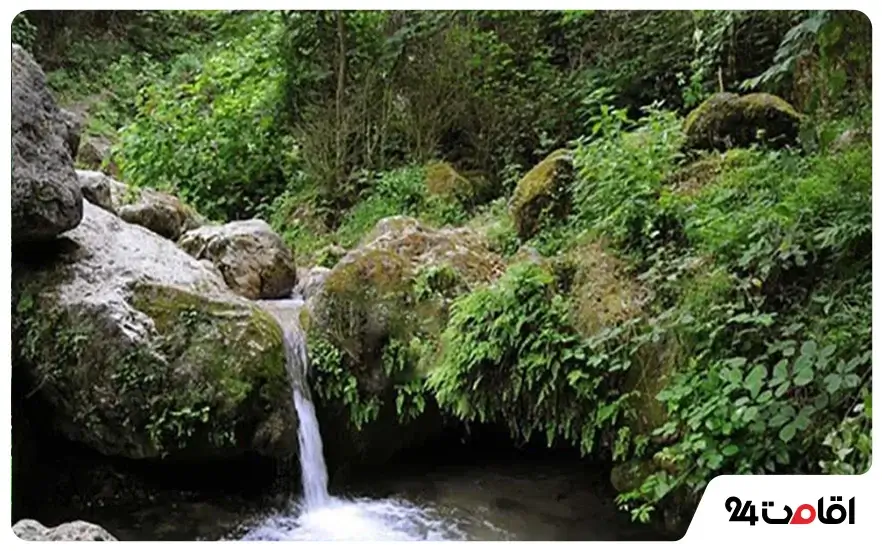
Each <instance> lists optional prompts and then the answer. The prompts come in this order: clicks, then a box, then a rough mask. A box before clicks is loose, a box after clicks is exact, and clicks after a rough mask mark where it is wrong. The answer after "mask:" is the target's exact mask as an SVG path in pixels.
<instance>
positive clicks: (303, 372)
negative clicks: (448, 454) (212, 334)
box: [242, 298, 465, 541]
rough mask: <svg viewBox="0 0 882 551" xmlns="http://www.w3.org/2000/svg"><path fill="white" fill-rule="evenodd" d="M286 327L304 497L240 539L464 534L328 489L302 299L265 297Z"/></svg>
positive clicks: (445, 522) (412, 509) (402, 508)
mask: <svg viewBox="0 0 882 551" xmlns="http://www.w3.org/2000/svg"><path fill="white" fill-rule="evenodd" d="M263 304H264V305H265V306H267V307H268V309H269V310H270V311H272V312H273V313H274V314H275V316H276V318H277V319H278V320H279V323H280V324H281V326H282V329H283V331H284V340H285V358H286V364H287V366H286V367H287V369H288V373H289V375H290V377H291V382H292V384H291V387H292V394H293V400H294V407H295V409H296V410H297V416H298V418H299V429H298V434H297V437H298V441H299V444H300V470H301V484H302V486H303V497H302V499H300V500H297V501H293V502H292V503H291V504H290V505H289V507H288V508H287V509H286V510H284V511H279V512H278V513H276V514H272V515H270V516H268V517H266V518H264V519H262V520H260V521H259V522H257V523H256V524H255V525H253V526H252V527H251V528H250V529H249V530H248V531H247V532H246V534H245V535H244V536H243V538H242V539H244V540H372V541H377V540H449V539H457V540H458V539H465V535H464V534H463V533H462V531H461V530H460V529H459V528H458V527H457V526H456V523H455V522H454V521H453V520H451V519H445V518H443V517H442V516H440V515H438V514H437V513H436V512H435V511H434V510H432V509H430V508H427V507H420V506H417V505H415V504H413V503H410V502H408V501H404V500H396V499H343V498H338V497H332V496H331V495H330V494H329V493H328V470H327V467H326V466H325V458H324V452H323V450H322V437H321V432H320V431H319V424H318V419H317V418H316V415H315V406H314V405H313V403H312V400H311V397H310V394H309V382H308V372H309V355H308V352H307V349H306V336H305V334H304V331H303V330H302V328H301V326H300V311H301V309H302V308H303V306H304V303H303V300H301V299H300V298H293V299H287V300H275V301H265V302H264V303H263Z"/></svg>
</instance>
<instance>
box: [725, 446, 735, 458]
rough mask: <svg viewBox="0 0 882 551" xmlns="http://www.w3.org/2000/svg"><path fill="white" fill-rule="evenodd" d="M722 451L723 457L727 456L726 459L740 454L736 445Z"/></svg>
mask: <svg viewBox="0 0 882 551" xmlns="http://www.w3.org/2000/svg"><path fill="white" fill-rule="evenodd" d="M722 451H723V455H725V456H726V457H732V456H733V455H735V454H736V453H738V446H736V445H735V444H729V445H728V446H726V447H725V448H723V450H722Z"/></svg>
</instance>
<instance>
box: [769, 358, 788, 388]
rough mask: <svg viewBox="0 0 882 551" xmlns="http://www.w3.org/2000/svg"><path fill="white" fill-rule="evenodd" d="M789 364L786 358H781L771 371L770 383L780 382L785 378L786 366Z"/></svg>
mask: <svg viewBox="0 0 882 551" xmlns="http://www.w3.org/2000/svg"><path fill="white" fill-rule="evenodd" d="M789 364H790V362H788V361H787V360H781V361H780V362H778V363H777V364H775V369H774V370H773V371H772V384H780V383H781V382H783V381H785V380H786V379H787V366H788V365H789Z"/></svg>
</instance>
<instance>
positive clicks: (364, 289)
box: [314, 216, 504, 387]
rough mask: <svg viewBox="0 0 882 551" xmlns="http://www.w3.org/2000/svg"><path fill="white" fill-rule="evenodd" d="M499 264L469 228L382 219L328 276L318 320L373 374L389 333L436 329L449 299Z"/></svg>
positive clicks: (489, 276) (496, 271)
mask: <svg viewBox="0 0 882 551" xmlns="http://www.w3.org/2000/svg"><path fill="white" fill-rule="evenodd" d="M503 271H504V263H503V261H502V259H501V258H500V257H499V256H498V255H496V254H494V253H492V252H491V251H490V250H489V249H488V247H487V244H486V242H485V241H484V239H483V237H482V236H480V235H479V234H477V233H476V232H474V231H472V230H470V229H467V228H455V229H452V228H444V229H434V228H430V227H428V226H426V225H424V224H421V223H420V222H418V221H417V220H415V219H413V218H409V217H406V216H393V217H390V218H384V219H383V220H380V221H379V222H378V223H377V225H376V226H375V227H374V229H373V230H372V231H371V232H370V233H369V234H368V235H367V236H366V237H365V239H364V240H363V241H362V243H361V244H360V245H359V246H358V247H356V248H355V249H353V250H351V251H350V252H349V253H348V254H347V255H346V256H344V257H343V258H342V259H341V260H340V261H339V262H338V263H337V265H336V266H334V268H333V269H332V270H331V272H330V273H329V274H327V276H326V277H325V281H324V286H323V289H322V291H321V294H320V295H319V296H318V299H317V302H316V308H315V311H314V314H315V317H316V323H317V324H318V325H319V326H320V327H321V329H322V331H323V333H324V334H325V335H327V336H328V337H329V338H330V340H331V341H332V342H333V343H334V344H335V345H337V346H339V347H340V348H341V349H342V350H344V351H345V352H346V353H347V354H348V355H349V356H350V357H351V358H352V359H354V360H355V361H356V364H357V365H359V366H360V367H361V368H363V369H367V370H368V371H370V372H371V376H370V379H373V378H374V377H375V376H380V375H381V373H377V372H376V371H377V370H376V368H377V367H379V366H378V365H377V361H378V360H379V359H380V356H381V353H382V350H381V349H382V347H383V346H384V344H385V343H386V342H387V340H388V339H389V338H390V337H398V338H401V339H403V338H404V336H405V335H410V334H412V333H414V332H415V331H416V330H417V329H418V328H419V329H423V330H425V331H427V332H429V333H436V332H438V331H439V330H440V329H442V328H443V326H444V315H445V313H446V306H447V304H448V302H449V301H450V300H452V298H454V297H455V296H457V295H459V294H461V293H463V292H466V291H468V290H469V289H471V288H473V287H474V286H476V285H478V284H481V283H487V282H489V281H492V280H494V279H495V278H497V277H498V276H499V275H501V273H502V272H503ZM380 378H381V379H382V377H380ZM380 386H381V387H382V386H383V384H382V383H381V384H380Z"/></svg>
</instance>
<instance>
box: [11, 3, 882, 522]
mask: <svg viewBox="0 0 882 551" xmlns="http://www.w3.org/2000/svg"><path fill="white" fill-rule="evenodd" d="M139 14H140V15H139ZM47 17H48V16H39V15H33V16H32V15H30V14H25V15H24V16H20V17H19V18H17V19H16V23H15V24H14V25H13V37H14V39H15V40H17V41H19V42H20V43H22V44H24V45H26V46H29V47H32V48H34V51H35V53H36V54H37V55H38V57H42V61H44V62H45V63H46V65H47V68H48V69H50V73H49V77H50V82H51V83H52V84H53V86H55V87H56V89H57V90H58V91H59V92H60V93H61V95H62V97H64V98H65V99H68V98H71V99H79V98H82V97H88V96H90V95H94V94H96V93H97V91H96V89H95V87H94V86H87V85H86V83H89V82H92V83H101V86H104V87H105V88H106V89H107V91H108V93H107V94H106V95H104V96H103V97H102V99H101V100H100V101H99V102H98V107H97V108H96V109H94V110H93V113H92V117H91V119H90V120H91V122H90V125H91V126H90V128H91V129H92V130H91V131H92V132H98V133H102V132H103V133H106V134H107V135H110V136H112V137H113V138H114V139H115V140H116V141H117V146H118V147H117V152H116V156H115V160H116V162H117V163H118V165H119V167H120V169H121V172H122V177H123V178H124V179H125V180H127V181H128V182H129V183H132V184H135V185H138V186H149V187H159V188H166V189H171V190H174V191H175V192H176V193H178V194H180V195H181V196H183V197H184V198H185V199H187V200H188V201H189V202H192V203H193V204H194V205H195V206H196V207H197V208H198V209H199V210H200V211H202V212H204V213H205V214H207V215H209V216H211V217H212V218H215V219H218V220H228V219H240V218H247V217H252V216H261V217H264V218H266V219H267V220H268V221H270V222H271V223H272V225H273V226H274V227H275V228H276V229H277V231H279V233H280V234H281V235H283V236H284V237H285V239H286V240H287V241H288V242H289V243H290V244H291V245H292V246H293V247H294V248H295V251H296V254H297V255H298V260H299V262H300V263H301V264H304V265H307V264H309V265H313V264H327V265H328V266H333V265H334V263H335V262H336V260H337V257H338V256H339V254H338V253H339V251H338V252H336V253H329V252H328V251H330V250H332V249H333V246H339V247H342V248H343V249H348V248H351V247H353V246H356V245H357V244H358V242H359V240H360V239H361V238H362V237H363V236H364V235H365V234H366V233H367V232H369V231H370V230H371V228H373V227H374V225H375V224H376V222H377V221H378V220H380V219H382V218H384V217H387V216H391V215H398V214H406V215H409V216H414V217H417V218H419V219H420V220H421V221H423V222H426V223H429V224H432V225H434V226H444V225H451V226H469V227H471V228H475V229H477V230H478V231H480V232H482V233H483V234H484V235H485V236H486V237H487V239H488V241H489V242H490V245H491V248H493V250H494V251H496V252H498V253H500V254H502V255H504V256H505V257H506V258H507V259H508V260H509V261H510V265H509V267H508V270H507V271H506V273H505V274H504V275H503V276H502V277H501V278H499V279H498V280H497V281H495V282H494V283H492V284H488V285H484V286H480V287H478V288H477V289H474V290H471V292H468V293H465V294H462V295H461V296H459V297H458V298H456V299H455V300H454V301H453V303H452V305H451V306H450V309H449V312H447V313H446V317H445V319H442V320H441V322H442V324H443V325H444V326H445V327H444V329H443V331H441V332H440V333H439V334H437V335H435V334H432V335H422V334H421V335H420V338H419V339H414V340H412V341H409V342H400V341H397V340H395V339H392V340H390V341H389V342H387V343H385V344H384V351H383V354H384V356H383V362H382V363H383V365H384V369H385V370H386V373H387V375H392V374H398V375H400V374H411V373H413V372H414V371H415V370H414V369H413V367H414V365H415V364H419V366H420V367H421V370H420V373H428V375H427V376H426V377H425V378H411V379H409V380H402V381H399V382H397V383H396V386H395V393H396V397H397V403H396V405H397V410H398V413H399V415H400V416H401V418H402V420H403V421H404V420H406V419H408V418H412V417H414V416H417V415H419V414H421V413H422V411H423V410H424V408H425V404H426V401H427V400H432V399H434V400H435V401H436V402H437V404H438V405H439V406H440V408H441V410H442V411H443V412H445V413H446V414H447V415H448V416H450V417H452V418H455V419H459V420H462V421H465V422H493V423H498V424H500V425H502V426H506V427H508V428H509V429H510V431H511V433H512V436H513V437H514V438H517V439H519V440H530V439H531V438H532V436H533V435H534V434H540V435H544V436H545V437H546V438H547V440H548V442H549V443H552V442H555V441H557V442H558V443H560V442H565V443H566V445H570V446H573V447H576V448H579V449H580V450H581V451H582V452H583V453H585V454H591V455H592V456H594V457H602V458H605V459H607V460H610V461H612V462H614V463H616V464H617V465H624V466H627V467H629V468H630V467H634V466H636V467H637V468H634V469H631V472H634V473H636V474H635V475H634V476H633V477H632V478H633V480H630V481H629V482H628V484H626V486H627V487H624V488H620V490H621V493H620V496H619V503H620V505H621V506H622V507H623V508H625V509H627V510H630V511H631V512H632V514H633V516H634V518H635V519H639V520H643V521H646V520H648V519H650V518H651V517H652V515H653V511H656V510H660V509H670V508H677V507H681V506H683V505H685V506H687V508H688V506H689V505H690V504H695V503H696V502H697V500H698V498H699V497H700V495H701V492H702V491H703V489H704V487H705V486H706V485H707V483H708V482H709V481H710V480H711V479H712V478H713V477H714V476H716V475H718V474H722V473H765V472H775V473H795V472H800V473H855V472H862V471H863V470H866V468H867V467H868V466H869V463H870V438H869V429H870V426H869V425H870V412H871V394H870V388H871V382H872V381H871V361H870V357H871V337H870V326H871V260H870V252H871V208H870V197H871V158H872V154H871V153H872V151H871V145H870V143H869V140H868V139H867V137H868V134H869V127H870V120H871V119H870V113H871V103H870V90H871V82H872V79H871V72H870V67H871V57H870V26H869V21H868V20H867V19H866V18H865V17H864V16H862V15H861V14H859V13H856V12H833V11H820V12H806V11H788V12H783V11H782V12H774V11H769V12H740V11H717V12H689V11H670V12H652V11H645V12H628V11H618V12H591V11H586V12H483V11H473V12H467V13H453V12H409V11H403V12H331V11H327V12H257V13H252V12H234V13H225V12H205V13H204V14H201V15H199V16H196V15H194V14H186V13H177V12H168V13H165V14H164V15H162V16H150V17H147V16H145V15H143V13H142V12H134V13H133V14H132V15H130V16H126V17H124V16H123V15H117V16H107V17H109V20H107V21H105V20H98V21H93V20H89V21H88V22H87V23H88V24H87V25H86V26H87V27H88V26H89V25H92V26H94V27H96V28H98V29H106V32H105V31H102V32H101V33H99V32H97V31H96V32H91V33H84V36H85V38H81V39H80V40H76V38H77V37H72V36H69V35H68V34H69V31H66V32H67V33H68V34H64V33H61V34H59V31H58V30H57V29H58V28H59V24H58V23H57V22H53V21H54V20H53V19H52V18H51V17H50V18H49V19H47ZM59 17H60V16H59ZM66 17H75V16H72V15H69V14H68V15H67V16H66ZM83 17H85V16H83ZM157 17H158V18H159V19H158V20H157V19H156V18H157ZM99 19H100V18H99ZM62 27H63V28H68V27H64V26H62ZM119 28H126V29H130V30H131V28H138V29H141V30H140V31H139V32H134V33H132V34H131V36H132V37H135V38H133V39H132V41H129V42H119V40H118V41H117V43H123V44H125V47H118V46H115V48H117V49H116V50H112V51H113V52H114V53H113V54H112V55H110V54H108V55H107V56H105V57H104V58H100V59H102V61H101V62H100V63H101V64H102V66H101V67H100V69H101V70H98V68H96V67H95V66H94V63H92V64H89V63H86V62H85V61H83V60H81V59H80V55H81V54H80V53H79V52H82V51H89V52H94V51H96V44H104V43H111V44H113V43H114V42H113V41H109V42H108V40H107V36H108V35H110V36H113V35H114V33H116V34H119V32H118V31H114V29H119ZM53 29H54V30H53ZM139 33H140V34H139ZM150 33H153V34H150ZM156 33H159V35H160V36H161V37H162V38H160V37H158V36H157V34H156ZM163 33H164V34H163ZM52 36H62V38H63V39H62V38H58V39H57V42H51V41H47V39H46V38H45V37H52ZM95 36H100V37H101V39H100V40H98V39H97V38H94V37H95ZM138 37H142V38H138ZM183 37H185V38H183ZM133 41H134V42H133ZM139 41H140V42H139ZM141 42H144V44H142V43H141ZM159 43H162V47H161V48H160V47H158V45H159ZM52 44H60V45H62V46H56V47H55V48H56V49H53V47H52ZM62 47H63V48H70V53H68V54H67V59H65V60H64V61H63V62H53V61H54V60H56V58H57V57H59V56H60V54H59V53H58V52H59V51H60V50H59V49H58V48H62ZM101 51H104V50H101ZM89 56H91V57H89ZM89 56H87V57H89V59H99V57H97V54H94V55H93V54H89ZM61 57H64V56H61ZM104 59H106V61H103V60H104ZM96 75H100V77H99V76H96ZM748 90H749V91H763V92H774V93H776V94H778V95H780V96H781V97H782V98H784V99H785V100H787V101H789V102H790V104H792V106H793V107H794V108H795V109H796V110H797V111H799V112H800V113H802V114H803V117H802V118H801V119H800V120H801V127H800V133H799V138H798V140H796V142H795V143H790V144H789V145H788V147H779V148H777V149H771V148H768V147H763V146H762V145H760V144H757V145H756V146H753V147H747V148H737V149H730V150H728V151H715V152H702V151H692V150H689V149H687V148H686V146H685V145H684V144H685V143H686V140H685V135H684V132H685V131H684V124H683V122H684V117H685V115H686V114H687V113H688V112H689V110H690V109H692V108H694V107H695V106H697V105H699V104H700V103H701V102H703V101H704V100H706V99H707V98H708V97H710V96H711V95H712V94H713V93H715V92H732V93H739V92H743V91H748ZM562 148H566V150H567V151H568V152H569V153H568V155H570V156H571V157H572V164H573V168H574V174H573V176H572V181H570V182H568V188H567V191H568V197H569V199H570V200H571V201H572V205H571V208H568V209H567V210H566V214H565V215H561V216H556V217H553V218H552V219H550V220H546V221H545V222H544V223H543V224H542V225H541V227H540V229H539V230H538V233H536V234H535V235H532V236H531V237H529V238H525V239H521V238H519V237H518V233H517V232H516V231H515V226H516V224H514V222H513V220H512V217H511V214H510V211H509V209H508V205H507V202H508V201H509V200H510V199H511V197H512V195H513V192H514V190H515V186H516V184H517V183H518V181H519V180H521V178H522V177H523V176H524V174H526V173H527V171H528V170H529V169H530V168H531V167H533V166H535V165H536V164H537V163H538V162H540V161H541V160H542V159H543V158H545V157H546V156H547V155H548V154H549V153H551V152H554V151H558V150H561V149H562ZM438 178H441V179H440V180H439V179H438ZM438 182H443V185H439V184H438ZM450 190H453V191H452V192H450V193H448V191H450ZM531 250H533V251H538V253H540V254H541V256H542V257H544V258H542V259H539V260H536V259H533V260H530V261H524V257H523V256H521V255H522V254H524V252H525V251H526V252H527V253H529V252H530V251H531ZM611 267H614V268H615V269H612V268H611ZM608 268H609V269H608ZM602 274H607V275H602ZM437 275H438V274H435V275H432V276H431V277H435V276H437ZM426 277H429V276H426ZM604 278H605V279H604ZM431 287H432V286H431V284H430V282H428V280H426V281H421V282H417V283H416V284H415V285H414V286H413V288H414V289H417V291H416V292H418V293H422V292H432V291H431ZM419 298H420V297H417V299H419ZM586 316H587V317H588V318H590V323H586V321H585V320H586ZM311 354H312V357H313V365H314V366H315V367H316V373H315V381H314V383H315V385H316V394H317V396H318V397H319V398H320V399H323V400H326V401H336V402H339V403H342V404H343V405H344V406H345V407H347V408H349V410H350V413H351V419H352V422H353V424H354V425H356V426H358V427H361V426H363V425H364V424H365V423H370V422H373V421H374V420H375V419H376V418H377V415H378V411H379V410H380V407H381V405H382V404H381V401H382V400H383V399H386V398H388V397H378V396H371V395H369V394H368V393H366V392H365V391H364V389H362V388H359V382H358V379H357V378H356V377H355V376H354V375H353V374H352V369H353V366H352V365H350V363H351V362H350V358H347V357H345V355H344V354H343V352H342V351H341V350H340V349H338V348H337V347H335V346H334V345H333V344H332V343H331V342H329V341H328V340H326V339H322V338H314V339H313V341H312V342H311Z"/></svg>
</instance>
